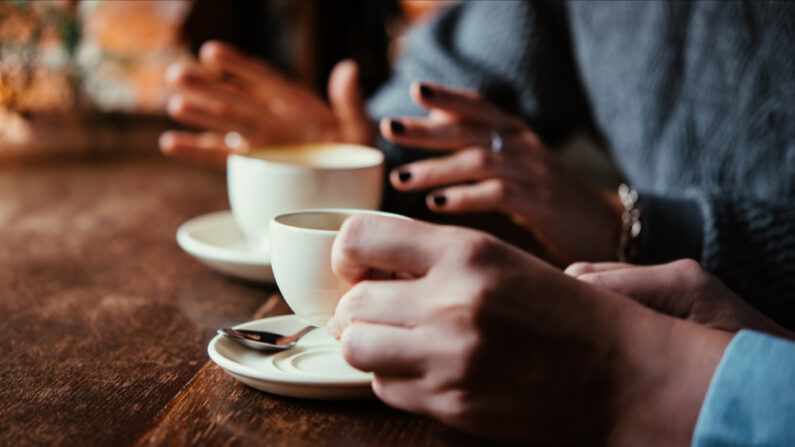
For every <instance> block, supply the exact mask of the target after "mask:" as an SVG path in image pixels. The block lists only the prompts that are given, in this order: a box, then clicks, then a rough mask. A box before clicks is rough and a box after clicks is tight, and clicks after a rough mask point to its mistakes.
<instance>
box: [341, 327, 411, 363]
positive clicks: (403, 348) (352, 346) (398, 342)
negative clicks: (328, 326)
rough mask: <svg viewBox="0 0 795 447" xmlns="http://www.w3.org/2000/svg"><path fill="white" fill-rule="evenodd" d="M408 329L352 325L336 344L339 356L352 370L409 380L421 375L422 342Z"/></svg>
mask: <svg viewBox="0 0 795 447" xmlns="http://www.w3.org/2000/svg"><path fill="white" fill-rule="evenodd" d="M418 337H419V336H418V334H416V333H415V332H413V331H412V330H411V329H408V328H403V327H398V326H385V325H380V324H372V323H361V322H357V323H353V324H351V325H349V326H348V327H346V328H345V331H344V332H343V333H342V337H341V338H340V342H341V344H342V355H343V357H345V360H346V361H347V362H348V363H349V364H350V365H351V366H353V367H354V368H356V369H360V370H362V371H373V372H375V373H376V374H379V375H389V376H393V375H398V376H411V375H418V374H420V373H422V370H423V367H424V358H425V355H424V350H423V343H422V340H419V339H417V338H418Z"/></svg>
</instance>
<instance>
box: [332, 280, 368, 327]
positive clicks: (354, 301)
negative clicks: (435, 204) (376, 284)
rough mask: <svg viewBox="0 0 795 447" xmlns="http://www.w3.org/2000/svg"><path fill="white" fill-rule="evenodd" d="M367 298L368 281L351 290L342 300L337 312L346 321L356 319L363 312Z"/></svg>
mask: <svg viewBox="0 0 795 447" xmlns="http://www.w3.org/2000/svg"><path fill="white" fill-rule="evenodd" d="M366 296H367V282H366V281H362V282H360V283H357V284H356V285H354V286H353V287H351V289H350V290H349V291H348V292H347V293H346V294H345V295H343V297H342V298H341V299H340V303H339V306H338V311H337V312H338V313H339V314H340V317H341V318H344V319H346V320H347V321H350V320H353V319H355V318H356V317H357V316H358V314H359V312H360V311H361V308H362V303H363V302H364V299H365V297H366Z"/></svg>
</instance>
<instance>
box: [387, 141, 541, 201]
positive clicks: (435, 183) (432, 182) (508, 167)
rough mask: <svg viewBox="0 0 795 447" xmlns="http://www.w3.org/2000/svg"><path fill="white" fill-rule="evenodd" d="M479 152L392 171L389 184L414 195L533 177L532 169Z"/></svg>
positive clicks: (470, 150) (464, 150) (466, 152)
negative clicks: (497, 179)
mask: <svg viewBox="0 0 795 447" xmlns="http://www.w3.org/2000/svg"><path fill="white" fill-rule="evenodd" d="M524 165H525V163H523V162H522V161H520V160H511V159H507V158H504V157H502V156H500V155H497V154H494V153H492V152H489V151H485V150H483V149H479V148H470V149H463V150H461V151H458V152H455V153H453V154H452V155H448V156H446V157H437V158H431V159H427V160H423V161H419V162H416V163H411V164H408V165H404V166H401V167H399V168H397V169H394V170H393V171H392V172H391V173H390V175H389V180H390V182H391V183H392V185H393V186H394V187H395V189H398V190H401V191H415V190H420V189H430V188H436V187H439V186H444V185H451V184H455V183H463V182H472V181H477V180H485V179H488V178H492V177H500V178H505V179H515V180H519V181H521V180H522V179H523V178H527V177H532V172H531V171H532V170H533V169H532V168H530V167H525V166H524Z"/></svg>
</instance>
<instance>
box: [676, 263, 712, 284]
mask: <svg viewBox="0 0 795 447" xmlns="http://www.w3.org/2000/svg"><path fill="white" fill-rule="evenodd" d="M671 267H672V268H673V269H674V270H675V271H676V272H677V274H678V275H679V276H681V277H682V278H683V280H684V283H685V284H686V285H687V287H688V288H690V289H692V290H704V289H707V288H708V287H709V285H710V283H711V280H712V277H711V276H710V274H709V273H707V272H706V271H705V270H704V268H703V267H701V264H699V263H698V261H695V260H693V259H680V260H678V261H674V262H672V263H671Z"/></svg>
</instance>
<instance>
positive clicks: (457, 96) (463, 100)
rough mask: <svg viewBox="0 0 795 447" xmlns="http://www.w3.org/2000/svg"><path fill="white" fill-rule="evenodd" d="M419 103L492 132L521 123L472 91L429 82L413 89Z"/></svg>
mask: <svg viewBox="0 0 795 447" xmlns="http://www.w3.org/2000/svg"><path fill="white" fill-rule="evenodd" d="M409 91H410V93H411V97H412V98H413V99H414V101H415V102H417V103H418V104H420V105H421V106H424V107H426V108H428V109H439V110H443V111H444V112H446V113H448V114H452V115H455V116H458V117H460V118H463V119H464V120H465V121H474V122H479V123H482V124H483V125H484V126H486V127H489V128H496V129H499V130H508V129H513V128H514V127H516V125H517V124H518V123H517V120H516V119H515V118H513V117H511V116H509V115H508V114H506V113H504V112H503V111H502V110H501V109H500V108H499V107H497V106H496V105H494V104H492V103H491V102H489V101H486V100H485V99H483V97H481V96H480V94H478V93H477V92H474V91H471V90H456V89H451V88H447V87H442V86H441V85H437V84H432V83H429V82H414V83H412V84H411V87H409Z"/></svg>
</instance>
